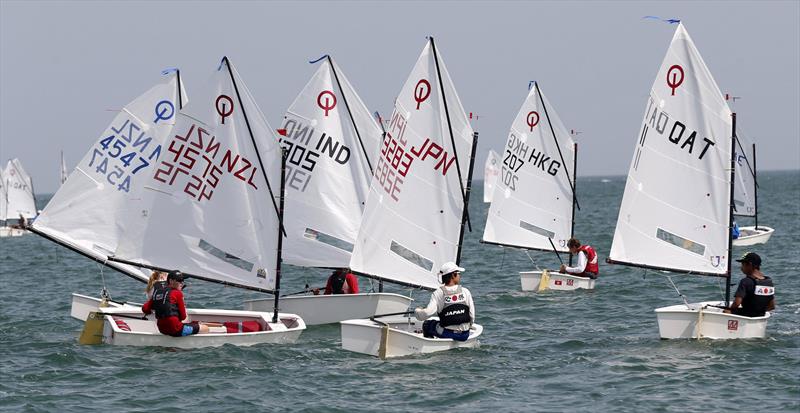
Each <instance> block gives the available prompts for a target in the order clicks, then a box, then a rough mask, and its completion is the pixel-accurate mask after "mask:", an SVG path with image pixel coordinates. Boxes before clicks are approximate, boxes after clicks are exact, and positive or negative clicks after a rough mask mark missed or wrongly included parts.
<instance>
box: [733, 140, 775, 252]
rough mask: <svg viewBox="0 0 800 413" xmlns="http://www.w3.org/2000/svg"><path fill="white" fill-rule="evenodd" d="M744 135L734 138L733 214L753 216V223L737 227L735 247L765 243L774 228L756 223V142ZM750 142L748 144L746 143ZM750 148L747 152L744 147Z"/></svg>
mask: <svg viewBox="0 0 800 413" xmlns="http://www.w3.org/2000/svg"><path fill="white" fill-rule="evenodd" d="M748 141H749V140H748V139H746V138H745V137H742V136H739V134H737V138H736V147H735V149H734V150H735V151H736V170H737V171H738V172H739V173H737V174H736V178H737V179H736V186H734V191H733V202H734V205H735V210H734V213H733V214H734V215H736V216H744V217H753V218H754V219H755V225H753V226H743V227H739V237H738V238H735V239H734V240H733V245H734V246H736V247H745V246H750V245H757V244H766V243H767V241H769V238H770V237H771V236H772V233H773V232H775V229H773V228H771V227H768V226H764V225H758V181H757V176H756V172H757V170H756V144H755V143H752V142H748ZM743 143H744V145H743ZM747 143H750V145H747ZM747 146H750V147H751V148H752V151H751V153H749V154H748V153H747V151H746V150H745V147H747Z"/></svg>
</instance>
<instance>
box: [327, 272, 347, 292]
mask: <svg viewBox="0 0 800 413" xmlns="http://www.w3.org/2000/svg"><path fill="white" fill-rule="evenodd" d="M346 281H347V274H346V273H345V274H333V275H331V294H344V283H345V282H346Z"/></svg>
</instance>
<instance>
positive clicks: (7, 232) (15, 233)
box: [0, 227, 28, 238]
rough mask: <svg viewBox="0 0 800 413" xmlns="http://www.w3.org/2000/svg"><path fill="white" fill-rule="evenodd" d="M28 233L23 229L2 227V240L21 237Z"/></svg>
mask: <svg viewBox="0 0 800 413" xmlns="http://www.w3.org/2000/svg"><path fill="white" fill-rule="evenodd" d="M27 232H28V231H25V230H24V229H22V228H12V227H0V238H5V237H21V236H23V235H25V233H27Z"/></svg>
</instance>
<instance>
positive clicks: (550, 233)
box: [519, 220, 556, 238]
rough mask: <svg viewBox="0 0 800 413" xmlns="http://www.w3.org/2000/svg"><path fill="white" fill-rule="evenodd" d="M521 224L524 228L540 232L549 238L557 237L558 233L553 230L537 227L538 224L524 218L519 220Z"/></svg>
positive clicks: (535, 232)
mask: <svg viewBox="0 0 800 413" xmlns="http://www.w3.org/2000/svg"><path fill="white" fill-rule="evenodd" d="M519 226H520V228H522V229H527V230H528V231H530V232H533V233H534V234H539V235H541V236H544V237H547V238H555V236H556V233H555V232H553V231H548V230H546V229H544V228H542V227H537V226H536V225H533V224H531V223H528V222H525V221H523V220H520V221H519Z"/></svg>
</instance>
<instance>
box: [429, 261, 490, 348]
mask: <svg viewBox="0 0 800 413" xmlns="http://www.w3.org/2000/svg"><path fill="white" fill-rule="evenodd" d="M462 271H464V269H463V268H461V267H459V266H458V265H456V264H455V263H453V262H447V263H445V264H444V265H442V269H441V270H440V271H439V274H440V275H441V277H442V283H443V284H444V285H443V286H441V287H439V288H438V289H436V290H435V291H434V292H433V293H432V294H431V301H430V302H429V303H428V306H427V307H426V308H421V307H417V308H416V309H415V310H414V315H415V316H416V317H417V320H420V321H422V320H427V319H428V318H430V317H432V316H434V315H438V316H439V319H438V320H427V321H425V322H424V323H423V324H422V333H423V335H424V336H425V337H428V338H432V337H439V338H451V339H453V340H456V341H467V339H468V338H469V329H470V327H472V323H474V322H475V304H474V303H473V302H472V294H470V292H469V290H468V289H466V288H464V287H462V286H461V285H459V284H460V283H461V272H462Z"/></svg>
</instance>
